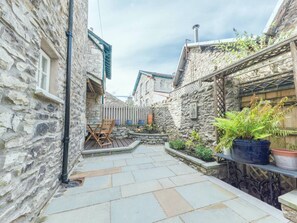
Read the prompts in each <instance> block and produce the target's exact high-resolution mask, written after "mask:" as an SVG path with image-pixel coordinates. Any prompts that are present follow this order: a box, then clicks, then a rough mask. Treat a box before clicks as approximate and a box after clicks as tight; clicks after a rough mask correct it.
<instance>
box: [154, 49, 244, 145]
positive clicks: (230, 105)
mask: <svg viewBox="0 0 297 223" xmlns="http://www.w3.org/2000/svg"><path fill="white" fill-rule="evenodd" d="M222 58H224V53H223V52H221V51H218V50H217V49H216V48H214V47H195V48H190V49H189V52H188V60H187V62H186V64H185V66H184V72H183V73H182V74H181V75H180V78H179V83H178V85H177V88H176V89H174V90H173V91H172V92H171V94H170V99H169V100H167V101H166V102H165V103H159V104H156V105H154V110H153V111H154V121H155V123H156V124H157V125H158V126H159V127H160V129H161V130H162V131H165V132H167V133H168V134H170V137H172V138H175V137H187V136H188V135H189V134H190V133H191V132H192V131H193V130H195V131H198V132H199V134H200V135H201V137H202V139H203V140H204V141H205V143H206V144H208V145H209V146H211V145H212V144H213V143H214V141H215V129H214V127H213V125H212V123H213V121H214V98H213V94H214V92H213V83H206V82H201V81H199V80H198V79H199V78H201V77H203V76H205V75H207V74H210V73H212V72H213V71H215V70H217V69H219V68H222V67H224V66H226V62H225V61H224V60H223V59H222ZM227 86H228V88H230V89H232V90H229V91H228V92H227V95H226V98H227V100H226V101H227V109H229V110H230V109H237V110H238V109H239V107H240V100H239V98H238V93H239V92H238V88H237V87H236V86H237V83H236V82H234V81H233V80H228V81H226V87H227ZM192 103H196V104H197V111H198V116H197V118H195V119H191V117H190V106H191V104H192Z"/></svg>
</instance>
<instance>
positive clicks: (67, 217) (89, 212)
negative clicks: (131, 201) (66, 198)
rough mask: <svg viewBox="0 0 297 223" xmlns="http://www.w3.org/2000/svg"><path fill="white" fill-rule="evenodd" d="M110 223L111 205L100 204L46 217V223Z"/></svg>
mask: <svg viewBox="0 0 297 223" xmlns="http://www.w3.org/2000/svg"><path fill="white" fill-rule="evenodd" d="M59 222H61V223H62V222H63V223H75V222H87V223H98V222H102V223H103V222H104V223H110V204H109V203H104V204H98V205H93V206H89V207H84V208H80V209H75V210H72V211H66V212H62V213H59V214H52V215H50V216H47V217H46V220H45V223H59Z"/></svg>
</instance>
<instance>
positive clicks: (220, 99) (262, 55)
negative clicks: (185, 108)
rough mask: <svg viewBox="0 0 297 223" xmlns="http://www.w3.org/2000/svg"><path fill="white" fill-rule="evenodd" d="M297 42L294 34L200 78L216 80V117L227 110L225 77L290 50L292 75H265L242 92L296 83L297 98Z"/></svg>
mask: <svg viewBox="0 0 297 223" xmlns="http://www.w3.org/2000/svg"><path fill="white" fill-rule="evenodd" d="M296 43H297V36H294V37H292V38H289V39H287V40H285V41H282V42H280V43H278V44H275V45H272V46H269V47H267V48H265V49H263V50H261V51H259V52H257V53H255V54H253V55H250V56H248V57H246V58H244V59H242V60H239V61H237V62H235V63H233V64H231V65H229V66H227V67H225V68H224V69H221V70H218V71H216V72H214V73H212V74H209V75H207V76H205V77H202V78H200V79H199V81H206V82H211V81H213V82H214V111H215V115H216V117H224V115H225V112H226V102H225V101H226V98H225V96H226V94H225V78H226V77H227V76H229V75H231V74H234V73H236V72H238V71H241V70H243V69H246V68H249V67H251V66H254V65H256V64H258V63H261V62H263V61H267V60H268V59H271V58H274V57H277V56H280V55H282V54H284V53H288V52H291V57H292V62H293V72H292V73H293V74H292V75H287V76H282V75H283V74H282V73H279V74H277V75H275V76H273V75H271V76H270V77H265V78H264V79H265V82H263V80H262V82H261V81H260V82H258V83H256V84H255V81H257V80H254V82H253V83H250V84H249V85H248V84H247V85H243V86H245V88H243V91H244V92H241V94H246V93H253V92H255V91H258V90H261V89H262V90H263V89H267V88H269V87H271V88H273V87H276V88H278V87H286V86H289V85H290V86H291V87H292V85H293V84H294V86H295V93H296V98H297V46H296ZM266 79H267V81H266ZM251 86H252V88H251V89H248V87H251ZM219 135H220V132H218V131H216V136H217V140H218V137H219Z"/></svg>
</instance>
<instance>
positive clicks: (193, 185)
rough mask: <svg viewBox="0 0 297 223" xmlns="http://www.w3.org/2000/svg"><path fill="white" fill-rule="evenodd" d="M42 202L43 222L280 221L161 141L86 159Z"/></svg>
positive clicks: (275, 214)
mask: <svg viewBox="0 0 297 223" xmlns="http://www.w3.org/2000/svg"><path fill="white" fill-rule="evenodd" d="M82 176H84V177H85V180H84V183H83V185H82V186H80V187H75V188H68V189H60V190H59V191H58V192H57V193H56V195H55V196H54V198H53V199H52V200H51V201H50V202H49V204H48V205H47V206H46V208H45V210H44V211H43V213H42V217H41V219H43V221H44V222H46V223H60V222H63V223H99V222H100V223H151V222H158V223H246V222H254V223H282V222H288V220H286V219H285V218H283V217H282V213H281V211H279V210H277V209H275V208H273V207H271V206H269V205H267V204H265V203H263V202H261V201H259V200H257V199H255V198H253V197H251V196H249V195H247V194H245V193H243V192H241V191H239V190H237V189H236V188H233V187H231V186H229V185H227V184H226V183H224V182H222V181H220V180H218V179H216V178H214V177H208V176H204V175H203V174H202V173H199V172H197V171H196V170H195V169H193V168H191V167H189V166H187V165H185V164H184V163H182V162H180V161H179V160H177V159H175V158H173V157H171V156H170V155H168V154H167V153H166V152H165V150H164V148H163V146H161V145H159V146H151V145H140V146H139V147H138V148H137V149H136V150H135V151H134V152H133V153H129V154H119V155H110V156H103V157H92V158H85V159H84V160H83V161H82V162H80V163H79V164H78V165H77V166H76V167H75V169H74V171H73V175H72V177H82Z"/></svg>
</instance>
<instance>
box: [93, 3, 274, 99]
mask: <svg viewBox="0 0 297 223" xmlns="http://www.w3.org/2000/svg"><path fill="white" fill-rule="evenodd" d="M97 1H98V0H89V26H90V27H93V28H94V31H95V32H96V33H97V34H98V35H99V36H101V37H102V34H101V31H100V22H99V16H98V6H97ZM99 1H100V7H101V18H102V26H103V39H104V40H106V41H107V42H108V43H110V44H111V45H112V46H113V61H112V75H113V76H112V80H111V81H109V82H108V84H107V90H108V91H110V92H113V93H116V94H117V95H129V94H131V92H132V89H133V85H134V81H135V79H136V75H137V73H138V70H139V69H143V70H151V71H156V72H164V73H172V72H174V70H175V68H176V64H177V61H178V57H179V53H180V50H181V47H182V45H183V43H184V40H185V39H186V38H188V39H192V25H194V24H196V23H199V24H200V27H201V28H200V30H199V31H200V33H199V35H200V39H201V40H211V39H218V38H227V37H232V28H234V27H235V28H237V29H238V30H240V31H244V30H246V31H248V32H249V33H255V34H259V33H260V32H261V31H262V30H263V29H264V26H265V24H266V22H267V20H268V18H269V16H270V13H271V12H272V10H273V8H274V6H275V4H276V2H277V0H261V1H259V0H251V1H246V0H228V1H227V0H211V1H210V0H208V1H206V0H187V1H184V0H175V1H172V0H150V1H145V0H99ZM255 6H256V7H255Z"/></svg>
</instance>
